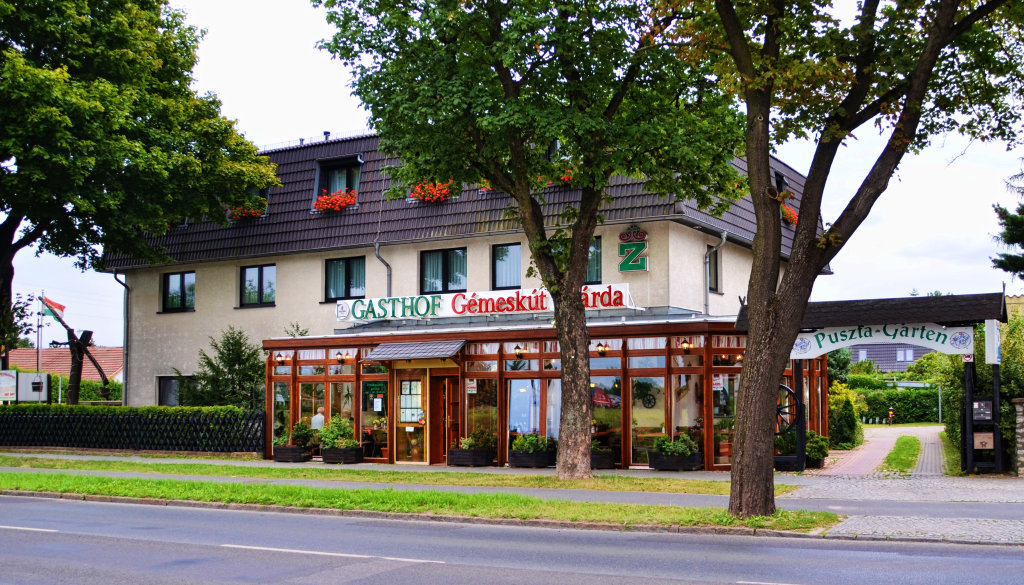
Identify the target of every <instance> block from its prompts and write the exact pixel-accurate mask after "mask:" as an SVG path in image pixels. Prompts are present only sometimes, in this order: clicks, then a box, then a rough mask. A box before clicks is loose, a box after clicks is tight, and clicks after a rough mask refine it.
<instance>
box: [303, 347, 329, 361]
mask: <svg viewBox="0 0 1024 585" xmlns="http://www.w3.org/2000/svg"><path fill="white" fill-rule="evenodd" d="M325 355H326V352H324V350H322V349H300V350H299V359H300V360H322V359H324V356H325Z"/></svg>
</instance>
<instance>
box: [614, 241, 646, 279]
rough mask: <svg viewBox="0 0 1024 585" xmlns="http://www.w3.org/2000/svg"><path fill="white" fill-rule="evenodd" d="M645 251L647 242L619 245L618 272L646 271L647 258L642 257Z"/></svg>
mask: <svg viewBox="0 0 1024 585" xmlns="http://www.w3.org/2000/svg"><path fill="white" fill-rule="evenodd" d="M646 250H647V242H624V243H620V244H619V256H622V257H623V258H622V261H621V262H619V272H637V271H642V270H647V256H642V255H641V254H643V253H644V252H645V251H646Z"/></svg>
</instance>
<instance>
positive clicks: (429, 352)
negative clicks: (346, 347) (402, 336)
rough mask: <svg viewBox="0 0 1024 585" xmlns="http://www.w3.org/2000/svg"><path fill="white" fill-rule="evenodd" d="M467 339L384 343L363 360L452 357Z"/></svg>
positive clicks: (379, 360)
mask: <svg viewBox="0 0 1024 585" xmlns="http://www.w3.org/2000/svg"><path fill="white" fill-rule="evenodd" d="M463 345H466V340H464V339H456V340H453V341H417V342H414V343H382V344H380V345H378V346H377V347H375V348H373V350H372V351H370V353H368V354H366V356H365V357H364V358H363V361H372V362H384V361H388V360H422V359H438V358H450V357H452V356H453V355H455V354H457V353H459V350H460V349H462V346H463Z"/></svg>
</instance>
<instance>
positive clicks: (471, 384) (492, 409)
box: [466, 378, 498, 444]
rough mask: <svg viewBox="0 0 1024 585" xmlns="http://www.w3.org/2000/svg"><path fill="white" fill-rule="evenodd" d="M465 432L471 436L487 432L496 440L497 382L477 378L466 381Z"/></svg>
mask: <svg viewBox="0 0 1024 585" xmlns="http://www.w3.org/2000/svg"><path fill="white" fill-rule="evenodd" d="M466 423H467V426H466V431H467V435H472V434H473V433H474V432H477V431H481V430H482V431H487V432H489V433H490V434H491V436H493V437H494V440H495V444H497V440H498V381H497V380H496V379H493V378H491V379H488V378H477V379H475V380H466Z"/></svg>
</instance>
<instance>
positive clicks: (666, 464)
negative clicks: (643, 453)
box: [648, 451, 704, 471]
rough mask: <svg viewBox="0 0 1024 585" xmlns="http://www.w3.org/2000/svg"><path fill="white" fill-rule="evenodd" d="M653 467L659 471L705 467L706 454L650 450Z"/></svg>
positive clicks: (693, 469)
mask: <svg viewBox="0 0 1024 585" xmlns="http://www.w3.org/2000/svg"><path fill="white" fill-rule="evenodd" d="M648 455H649V456H650V464H649V465H650V466H651V469H657V470H658V471H696V470H698V469H704V454H703V453H700V452H697V453H694V454H693V455H662V454H661V453H659V452H657V451H650V452H649V453H648Z"/></svg>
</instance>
